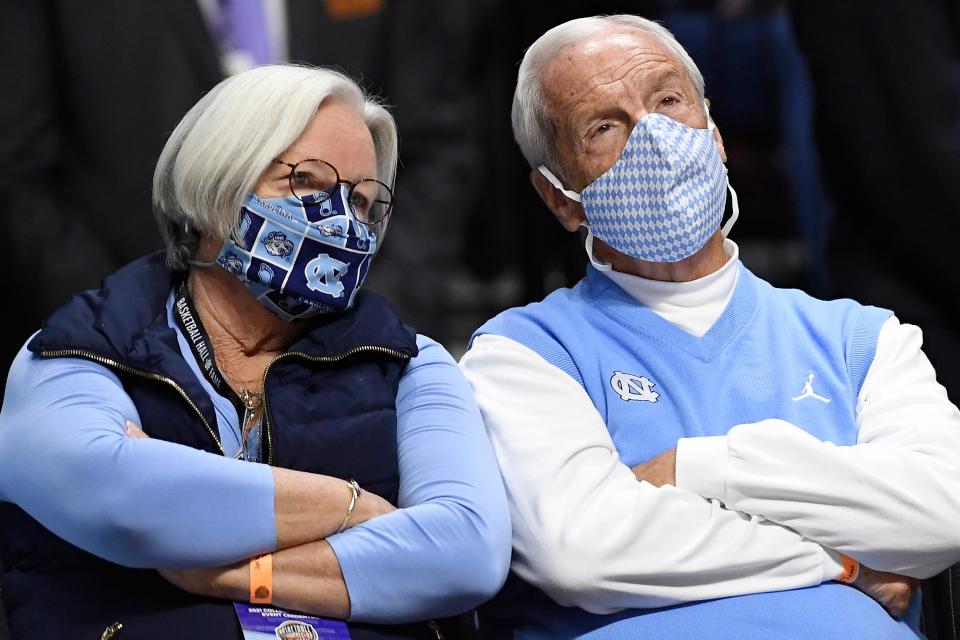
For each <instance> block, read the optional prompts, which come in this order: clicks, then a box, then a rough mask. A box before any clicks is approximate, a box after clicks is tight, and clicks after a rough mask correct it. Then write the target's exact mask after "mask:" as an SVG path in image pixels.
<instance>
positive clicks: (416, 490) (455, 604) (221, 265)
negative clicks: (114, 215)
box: [0, 66, 510, 640]
mask: <svg viewBox="0 0 960 640" xmlns="http://www.w3.org/2000/svg"><path fill="white" fill-rule="evenodd" d="M131 142H132V143H133V142H135V141H131ZM396 152H397V139H396V132H395V126H394V123H393V119H392V118H391V116H390V115H389V114H388V113H387V112H386V111H385V110H384V109H383V108H382V107H381V106H379V105H378V104H376V103H375V102H373V101H371V100H370V99H369V98H367V97H365V96H364V95H363V93H362V92H361V91H360V89H359V88H358V87H357V86H356V85H355V84H354V83H353V82H352V81H350V80H349V79H347V78H346V77H344V76H342V75H340V74H338V73H335V72H333V71H329V70H323V69H310V68H302V67H289V66H274V67H262V68H258V69H254V70H251V71H248V72H246V73H243V74H240V75H238V76H235V77H233V78H230V79H228V80H225V81H223V82H222V83H221V84H220V85H218V86H217V87H216V88H215V89H214V90H213V91H211V92H210V93H209V94H208V95H207V96H206V97H205V98H203V100H201V101H200V102H199V103H198V104H197V105H196V106H195V107H194V108H193V109H192V110H191V111H190V112H189V113H188V114H187V115H186V116H185V117H184V119H183V121H182V122H181V123H180V125H179V126H178V127H177V129H176V130H175V131H174V132H173V134H172V135H171V137H170V139H169V141H168V143H167V145H166V148H165V149H164V152H163V154H162V156H161V158H160V161H159V164H158V166H157V170H156V174H155V181H154V201H155V209H156V212H157V216H158V219H159V224H160V228H161V231H162V234H163V237H164V241H165V245H166V251H165V253H164V254H163V255H160V254H158V255H151V256H146V257H144V258H142V259H140V260H138V261H136V262H134V263H132V264H130V265H128V266H126V267H124V268H123V269H121V270H120V271H118V272H117V273H115V274H113V275H112V276H110V277H108V278H107V279H106V280H105V281H104V284H103V287H102V288H101V289H99V290H96V291H87V292H84V293H82V294H80V295H78V296H77V297H75V298H74V299H73V300H72V301H70V302H69V303H68V304H67V305H65V306H64V307H63V308H62V309H60V310H59V311H58V312H56V313H55V314H54V315H53V316H52V317H51V318H50V319H49V321H48V322H47V323H46V325H45V326H44V328H43V329H42V330H41V331H40V332H39V333H37V334H36V335H34V336H33V337H32V338H31V339H30V340H29V342H28V343H27V345H26V346H25V348H24V349H23V350H22V351H21V353H20V354H19V355H18V356H17V358H16V360H15V361H14V363H13V366H12V368H11V369H10V373H9V382H8V386H7V391H6V397H5V399H4V405H3V411H2V414H0V470H2V471H0V501H3V502H2V503H0V552H2V564H3V566H4V567H5V574H4V576H3V584H4V594H3V599H4V605H5V607H6V610H7V615H8V617H9V622H10V627H11V631H12V636H13V637H14V638H20V637H47V638H71V639H73V638H99V637H118V638H123V640H128V639H131V638H135V639H140V638H144V639H146V638H169V637H177V638H193V637H197V638H200V637H203V638H239V637H241V625H240V623H239V622H238V619H240V618H244V624H245V625H246V626H245V627H244V628H245V629H253V628H254V627H255V626H256V625H257V624H266V623H268V622H270V620H274V621H276V620H280V619H282V618H276V617H270V616H273V615H274V614H273V613H272V612H270V616H267V615H266V614H264V613H263V612H262V611H260V609H261V607H254V608H251V607H250V606H249V605H247V606H246V607H244V606H243V603H251V602H252V603H255V604H258V605H264V606H266V605H270V606H272V607H278V608H282V609H287V610H296V611H301V612H306V613H309V614H315V615H317V616H322V617H324V619H318V620H316V621H313V622H311V624H315V625H321V626H322V625H327V627H326V628H323V629H321V630H320V632H321V633H341V634H342V632H345V631H346V629H345V628H344V627H345V626H346V625H344V624H343V623H341V622H338V621H335V620H332V619H345V620H349V621H350V623H349V627H350V629H349V633H350V634H352V636H353V637H354V638H359V637H420V636H423V635H427V634H429V636H431V637H436V636H437V635H439V630H441V629H442V628H443V625H442V623H441V624H440V627H439V628H438V627H437V624H436V623H435V622H433V620H432V619H434V618H437V617H443V616H451V615H454V614H458V613H461V612H463V611H466V610H469V609H470V608H472V607H474V606H475V605H477V604H479V603H480V602H481V601H483V600H484V599H486V598H488V597H490V596H492V595H493V594H494V593H495V592H496V591H497V590H498V589H499V587H500V586H501V584H502V582H503V580H504V578H505V575H506V572H507V568H508V563H509V549H510V527H509V520H508V514H507V509H506V501H505V497H504V493H503V487H502V484H501V481H500V477H499V474H498V471H497V467H496V462H495V460H494V458H493V455H492V452H491V449H490V446H489V444H488V442H487V440H486V437H485V435H484V432H483V427H482V423H481V420H480V416H479V413H478V411H477V408H476V405H475V403H474V401H473V399H472V397H471V395H470V391H469V388H468V387H467V385H466V383H465V381H464V379H463V378H462V376H461V375H460V373H459V370H458V368H457V367H456V364H455V363H454V362H453V360H452V359H451V358H450V356H449V355H448V354H447V353H446V352H445V351H444V349H443V348H442V347H440V346H439V345H438V344H437V343H435V342H433V341H431V340H430V339H428V338H426V337H423V336H418V335H415V334H414V332H413V331H411V330H410V329H409V328H407V327H406V326H404V325H403V324H402V323H401V322H400V321H399V320H398V319H397V317H396V315H395V314H394V312H393V311H392V310H391V308H390V307H389V306H388V305H387V304H386V303H385V302H384V301H383V300H382V299H381V298H379V297H378V296H376V295H374V294H371V293H368V292H365V291H360V287H361V285H362V284H363V281H364V278H365V276H366V275H367V272H368V271H369V268H370V263H371V261H372V260H373V258H374V256H375V255H376V252H377V250H378V249H379V248H380V246H381V245H382V243H383V239H384V232H385V231H386V226H387V222H388V220H389V216H390V214H391V211H392V208H393V197H392V192H391V186H390V185H391V184H392V182H393V177H394V173H395V168H396V162H397V158H396ZM113 204H114V205H115V206H116V208H117V211H118V215H123V203H122V202H117V203H113ZM65 206H69V203H65ZM411 206H415V203H411ZM65 249H67V250H75V251H82V250H83V248H82V247H70V248H65ZM141 428H142V430H141ZM258 612H259V615H260V616H261V618H262V620H260V621H258V622H256V623H251V622H250V620H249V617H250V616H253V615H257V614H258ZM291 618H292V619H294V622H290V621H287V622H285V624H286V625H288V626H287V627H285V629H286V632H287V633H288V635H287V636H281V631H277V635H278V636H279V637H296V638H301V637H304V638H306V637H310V632H309V631H307V630H305V629H304V628H302V627H297V625H298V624H302V621H303V620H306V618H293V617H291ZM417 621H422V622H417ZM427 621H429V622H427ZM251 625H252V626H251ZM291 625H292V626H291ZM262 630H263V629H261V631H262ZM270 631H271V635H270V637H273V634H272V628H271V629H270ZM254 632H255V631H248V633H254ZM297 633H300V634H301V635H296V634H297ZM316 633H317V631H316V630H315V631H314V634H316ZM313 637H316V635H314V636H313ZM336 637H345V636H343V635H337V636H336Z"/></svg>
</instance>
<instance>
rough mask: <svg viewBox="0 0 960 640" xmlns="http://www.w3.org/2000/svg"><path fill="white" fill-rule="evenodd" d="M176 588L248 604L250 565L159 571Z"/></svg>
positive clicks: (199, 594)
mask: <svg viewBox="0 0 960 640" xmlns="http://www.w3.org/2000/svg"><path fill="white" fill-rule="evenodd" d="M158 572H159V573H160V575H161V576H163V577H164V578H165V579H166V580H167V582H169V583H171V584H172V585H174V586H175V587H178V588H180V589H182V590H183V591H186V592H187V593H192V594H194V595H198V596H208V597H211V598H221V599H224V600H236V601H240V602H246V601H247V600H248V598H249V597H250V594H249V591H250V565H249V563H248V562H239V563H237V564H233V565H229V566H226V567H210V568H207V569H159V570H158Z"/></svg>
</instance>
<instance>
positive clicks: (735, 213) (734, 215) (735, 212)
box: [703, 100, 740, 238]
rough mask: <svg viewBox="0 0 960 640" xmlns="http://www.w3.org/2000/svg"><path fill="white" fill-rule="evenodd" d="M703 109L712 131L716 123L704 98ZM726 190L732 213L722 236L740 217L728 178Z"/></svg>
mask: <svg viewBox="0 0 960 640" xmlns="http://www.w3.org/2000/svg"><path fill="white" fill-rule="evenodd" d="M703 110H704V112H705V113H706V114H707V131H709V132H710V133H713V130H714V129H716V128H717V125H716V124H715V123H714V122H713V118H711V117H710V107H709V106H708V105H707V101H706V100H704V101H703ZM727 191H729V192H730V208H731V209H733V213H731V214H730V219H729V220H727V223H726V224H725V225H723V227H722V228H721V229H720V233H722V234H723V237H724V238H726V237H728V236H729V235H730V231H731V230H732V229H733V225H734V224H735V223H736V221H737V218H739V217H740V202H739V201H738V200H737V192H736V191H734V190H733V187H732V186H730V178H727Z"/></svg>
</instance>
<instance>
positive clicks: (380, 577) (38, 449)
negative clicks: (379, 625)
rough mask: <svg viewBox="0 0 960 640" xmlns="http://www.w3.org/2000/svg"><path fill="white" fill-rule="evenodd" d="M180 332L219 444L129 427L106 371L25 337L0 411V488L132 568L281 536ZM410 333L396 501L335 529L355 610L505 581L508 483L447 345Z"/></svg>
mask: <svg viewBox="0 0 960 640" xmlns="http://www.w3.org/2000/svg"><path fill="white" fill-rule="evenodd" d="M171 326H175V325H173V324H172V319H171ZM178 334H179V332H178ZM180 338H181V351H182V353H183V356H184V358H185V359H186V360H187V361H188V362H190V363H191V365H192V366H193V367H194V372H195V375H197V377H198V378H199V379H200V381H201V383H202V384H203V385H204V388H205V389H206V390H207V392H208V393H209V394H210V395H211V398H212V399H213V402H214V405H215V409H216V414H217V423H218V428H219V431H220V436H221V441H222V442H223V444H224V448H225V450H226V453H227V455H226V456H218V455H213V454H210V453H206V452H202V451H198V450H195V449H192V448H190V447H187V446H183V445H178V444H173V443H169V442H164V441H161V440H153V439H133V438H129V437H127V436H126V434H125V431H124V423H125V421H127V420H130V421H132V422H134V423H136V424H140V420H139V416H138V414H137V410H136V407H135V406H134V404H133V402H132V401H131V400H130V398H129V397H128V396H127V394H126V393H125V392H124V390H123V387H122V386H121V384H120V381H119V379H118V378H117V376H116V375H114V373H113V372H112V371H110V370H108V369H106V368H104V367H102V366H100V365H98V364H95V363H92V362H89V361H86V360H80V359H70V358H58V359H50V360H43V359H40V358H37V357H35V356H34V355H33V354H31V353H30V352H29V351H27V350H26V348H24V349H22V350H21V351H20V353H19V354H18V355H17V357H16V359H15V360H14V363H13V366H12V367H11V369H10V373H9V376H8V380H7V389H6V395H5V398H4V404H3V410H2V412H0V500H2V501H7V502H14V503H16V504H18V505H19V506H20V507H21V508H23V509H24V510H25V511H27V512H28V513H29V514H30V515H31V516H33V517H34V518H36V519H37V520H38V521H39V522H40V523H41V524H43V525H44V526H45V527H47V528H48V529H49V530H50V531H52V532H53V533H55V534H57V535H58V536H60V537H62V538H63V539H65V540H67V541H69V542H71V543H73V544H75V545H77V546H78V547H80V548H82V549H85V550H87V551H90V552H91V553H94V554H95V555H98V556H100V557H102V558H105V559H107V560H110V561H112V562H116V563H119V564H122V565H126V566H131V567H150V568H178V567H184V568H186V567H201V566H217V565H223V564H228V563H231V562H236V561H239V560H242V559H245V558H249V557H250V556H252V555H254V554H257V553H262V552H266V551H272V550H274V548H275V545H276V528H275V522H274V504H273V500H274V483H273V475H272V473H271V472H270V469H269V467H268V466H266V465H263V464H258V463H251V462H244V461H240V460H235V459H233V458H232V457H231V455H232V453H234V452H235V451H236V450H237V449H238V448H239V447H240V436H239V434H240V428H239V417H238V416H237V412H236V410H235V409H234V407H233V405H232V404H231V403H230V402H229V401H227V400H226V399H225V398H223V397H222V396H220V395H218V394H216V393H214V392H213V390H212V389H211V388H210V387H209V384H208V383H207V381H206V379H205V378H204V376H202V375H200V374H199V369H198V368H197V367H196V361H195V359H194V358H193V355H192V354H191V353H190V352H189V350H188V346H187V343H186V341H185V340H184V339H183V336H182V334H181V335H180ZM417 345H418V347H419V349H420V353H419V355H418V356H417V357H416V358H413V359H412V360H411V362H410V364H409V365H408V367H407V369H406V371H405V372H404V374H403V376H402V378H401V380H400V386H399V391H398V393H397V444H398V463H399V471H400V491H399V507H400V508H399V509H398V510H397V511H395V512H393V513H390V514H387V515H385V516H381V517H378V518H375V519H373V520H370V521H367V522H365V523H363V524H361V525H358V526H355V527H352V528H351V529H348V530H347V531H345V532H344V533H341V534H338V535H334V536H331V537H329V538H327V541H328V542H329V543H330V544H331V546H332V547H333V550H334V552H335V553H336V556H337V559H338V561H339V563H340V567H341V570H342V571H343V576H344V580H345V582H346V585H347V589H348V592H349V594H350V601H351V611H352V614H351V619H353V620H357V621H365V622H404V621H408V620H416V619H423V618H425V617H432V616H442V615H448V614H453V613H456V612H459V611H462V610H465V609H468V608H470V607H472V606H475V605H477V604H478V603H479V602H480V601H482V600H483V599H485V598H486V597H489V596H491V595H493V594H494V593H496V591H497V589H499V587H500V585H501V584H502V583H503V580H504V579H505V577H506V573H507V571H508V567H509V561H510V522H509V513H508V511H507V505H506V499H505V496H504V490H503V485H502V482H501V479H500V475H499V471H498V468H497V463H496V460H495V458H494V455H493V451H492V449H491V446H490V444H489V441H488V440H487V438H486V434H485V433H484V429H483V423H482V420H481V418H480V413H479V411H478V409H477V406H476V403H475V401H474V399H473V396H472V393H471V391H470V388H469V386H468V385H467V382H466V380H465V379H464V378H463V375H462V374H461V373H460V370H459V368H458V367H457V365H456V363H455V362H454V361H453V359H452V358H451V357H450V355H449V354H448V353H447V352H446V350H444V349H443V347H442V346H440V345H439V344H437V343H436V342H434V341H432V340H430V339H429V338H426V337H424V336H418V337H417ZM231 448H232V451H231Z"/></svg>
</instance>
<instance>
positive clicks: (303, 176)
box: [290, 172, 310, 184]
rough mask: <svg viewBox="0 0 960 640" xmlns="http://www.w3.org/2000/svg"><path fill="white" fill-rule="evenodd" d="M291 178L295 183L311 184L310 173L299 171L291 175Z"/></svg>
mask: <svg viewBox="0 0 960 640" xmlns="http://www.w3.org/2000/svg"><path fill="white" fill-rule="evenodd" d="M290 179H291V180H292V181H293V183H294V184H309V183H310V174H308V173H300V172H297V173H294V174H293V175H292V176H290Z"/></svg>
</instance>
